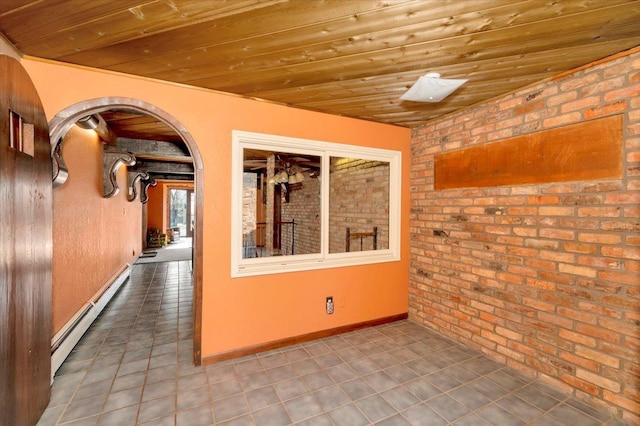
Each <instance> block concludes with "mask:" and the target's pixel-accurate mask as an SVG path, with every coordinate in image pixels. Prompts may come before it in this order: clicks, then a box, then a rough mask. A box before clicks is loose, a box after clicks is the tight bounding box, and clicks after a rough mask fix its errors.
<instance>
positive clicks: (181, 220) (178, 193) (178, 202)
mask: <svg viewBox="0 0 640 426" xmlns="http://www.w3.org/2000/svg"><path fill="white" fill-rule="evenodd" d="M169 211H170V214H169V227H170V228H179V229H180V235H183V236H185V235H187V190H186V189H170V190H169Z"/></svg>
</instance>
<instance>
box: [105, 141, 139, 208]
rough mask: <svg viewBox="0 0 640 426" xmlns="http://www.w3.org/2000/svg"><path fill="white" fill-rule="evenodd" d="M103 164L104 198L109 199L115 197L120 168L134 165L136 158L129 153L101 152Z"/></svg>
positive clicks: (118, 189)
mask: <svg viewBox="0 0 640 426" xmlns="http://www.w3.org/2000/svg"><path fill="white" fill-rule="evenodd" d="M102 159H103V164H104V169H103V170H104V185H103V188H104V198H111V197H113V196H114V195H116V194H117V193H118V192H119V191H120V188H119V187H118V180H117V173H118V170H119V169H120V166H122V165H123V164H124V165H126V166H129V167H131V166H133V165H135V164H136V157H135V156H134V155H133V154H132V153H131V152H103V154H102Z"/></svg>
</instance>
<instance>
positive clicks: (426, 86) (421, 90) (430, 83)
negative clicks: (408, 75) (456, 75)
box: [400, 72, 468, 102]
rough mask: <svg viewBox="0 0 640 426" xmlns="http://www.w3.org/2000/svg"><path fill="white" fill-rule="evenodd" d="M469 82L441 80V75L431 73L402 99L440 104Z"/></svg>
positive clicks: (465, 80) (421, 78)
mask: <svg viewBox="0 0 640 426" xmlns="http://www.w3.org/2000/svg"><path fill="white" fill-rule="evenodd" d="M467 81H468V80H467V79H461V80H453V79H447V78H440V74H438V73H437V72H431V73H429V74H426V75H423V76H422V77H420V78H419V79H418V81H416V82H415V83H414V84H413V86H411V88H410V89H409V90H407V92H406V93H405V94H404V95H402V96H400V99H402V100H404V101H415V102H440V101H441V100H443V99H444V98H446V97H447V96H449V95H450V94H451V93H452V92H453V91H454V90H456V89H457V88H458V87H460V86H462V85H463V84H464V83H466V82H467Z"/></svg>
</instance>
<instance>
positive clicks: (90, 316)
mask: <svg viewBox="0 0 640 426" xmlns="http://www.w3.org/2000/svg"><path fill="white" fill-rule="evenodd" d="M130 275H131V265H129V264H126V265H125V266H124V268H123V269H122V270H121V271H120V272H119V273H118V274H117V275H116V276H115V278H114V279H113V280H111V281H110V282H108V283H107V284H106V285H104V286H103V287H102V288H101V289H100V291H98V293H96V295H95V296H94V297H93V298H92V299H91V300H90V301H89V302H87V303H86V304H85V305H84V306H83V307H82V308H81V309H80V310H79V311H78V312H77V313H76V314H75V315H74V316H73V318H71V319H70V320H69V321H68V322H67V323H66V324H65V325H64V327H62V329H61V330H60V331H58V332H57V333H56V335H55V336H53V339H51V383H53V379H54V377H55V374H56V372H57V371H58V369H59V368H60V366H61V365H62V363H63V362H64V361H65V360H66V359H67V357H68V356H69V354H70V353H71V351H72V350H73V348H75V346H76V345H77V344H78V342H79V341H80V339H81V338H82V336H84V333H86V331H87V330H88V329H89V327H91V324H93V322H94V321H95V320H96V318H98V315H100V313H101V312H102V310H103V309H104V308H105V306H107V304H108V303H109V301H110V300H111V298H112V297H113V296H114V295H115V294H116V293H117V292H118V290H120V287H121V286H122V284H124V283H125V281H127V279H129V276H130Z"/></svg>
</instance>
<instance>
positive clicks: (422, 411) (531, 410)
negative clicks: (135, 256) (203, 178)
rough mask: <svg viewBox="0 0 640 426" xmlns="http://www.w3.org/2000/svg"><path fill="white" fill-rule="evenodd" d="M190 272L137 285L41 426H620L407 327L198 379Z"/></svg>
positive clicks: (81, 352) (144, 273) (257, 358)
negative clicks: (193, 354) (373, 425)
mask: <svg viewBox="0 0 640 426" xmlns="http://www.w3.org/2000/svg"><path fill="white" fill-rule="evenodd" d="M192 294H193V291H192V284H191V273H190V268H189V262H167V263H151V264H144V265H134V267H133V270H132V275H131V279H130V280H129V281H128V282H127V283H126V284H125V285H124V286H123V288H122V289H121V291H120V292H119V293H118V294H117V295H116V297H115V298H114V299H113V301H112V303H110V305H109V306H108V307H107V308H106V309H105V311H104V312H103V314H102V315H101V317H100V318H99V319H98V320H97V321H96V323H95V324H94V326H93V327H92V328H91V329H90V330H89V331H88V332H87V334H86V335H85V336H84V338H83V339H82V341H81V342H80V343H79V344H78V346H77V347H76V349H75V350H74V352H73V353H72V354H71V356H70V357H69V359H67V361H66V362H65V363H64V364H63V366H62V367H61V369H60V370H59V371H58V373H57V375H56V380H55V382H54V385H53V389H52V398H51V403H50V404H49V407H48V408H47V410H46V412H45V414H44V415H43V417H42V418H41V419H40V422H39V423H38V425H41V426H42V425H117V426H126V425H134V424H149V425H174V424H177V425H189V426H197V425H213V424H216V425H269V426H272V425H289V424H296V425H347V426H357V425H371V424H376V425H385V426H386V425H459V426H463V425H525V424H529V425H567V426H569V425H571V426H574V425H580V426H590V425H617V424H618V422H617V421H615V420H612V419H610V418H609V416H608V415H607V414H605V413H603V412H599V411H598V410H596V409H594V408H592V407H590V406H588V405H585V404H583V403H581V402H579V401H577V400H575V399H573V398H570V397H568V396H567V395H564V394H562V393H560V392H558V391H556V390H554V389H551V388H549V387H548V386H546V385H545V384H543V383H540V382H537V381H532V380H531V379H529V378H527V377H525V376H523V375H521V374H519V373H518V372H516V371H514V370H511V369H508V368H505V367H503V366H502V365H500V364H498V363H496V362H493V361H491V360H490V359H488V358H486V357H484V356H483V355H481V354H480V353H478V352H476V351H474V350H470V349H468V348H465V347H463V346H460V345H458V344H456V343H454V342H451V341H449V340H448V339H445V338H443V337H441V336H439V335H438V334H436V333H434V332H432V331H429V330H428V329H425V328H423V327H421V326H419V325H416V324H414V323H412V322H410V321H399V322H395V323H392V324H386V325H382V326H378V327H374V328H369V329H364V330H360V331H356V332H351V333H347V334H342V335H339V336H333V337H329V338H325V339H322V340H317V341H312V342H308V343H304V344H300V345H296V346H292V347H286V348H282V349H279V350H273V351H270V352H266V353H261V354H258V355H253V356H247V357H244V358H241V359H236V360H233V361H225V362H223V363H218V364H214V365H209V366H206V367H194V366H193V365H192V363H191V359H192V355H191V354H192V348H191V341H192V340H191V339H192V337H191V336H192V330H193V322H192Z"/></svg>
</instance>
